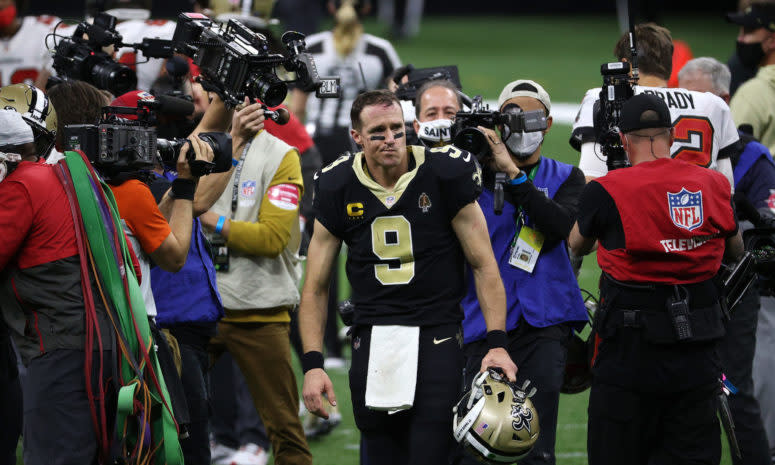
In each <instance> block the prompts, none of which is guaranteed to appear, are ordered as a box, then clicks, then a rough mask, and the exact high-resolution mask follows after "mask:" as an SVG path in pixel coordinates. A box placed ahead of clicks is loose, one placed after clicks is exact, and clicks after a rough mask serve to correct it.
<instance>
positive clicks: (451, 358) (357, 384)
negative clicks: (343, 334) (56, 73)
mask: <svg viewBox="0 0 775 465" xmlns="http://www.w3.org/2000/svg"><path fill="white" fill-rule="evenodd" d="M459 331H460V327H459V326H458V325H454V324H451V325H441V326H431V327H423V328H422V329H421V330H420V346H419V357H418V366H417V388H416V391H415V398H414V406H413V407H412V408H411V409H409V410H405V411H402V412H399V413H396V414H393V415H389V414H388V413H387V412H383V411H376V410H371V409H369V408H367V407H366V405H365V396H366V374H367V371H368V364H369V347H370V342H371V327H370V326H367V327H363V326H361V327H357V328H356V329H355V331H354V333H353V351H352V354H353V356H352V357H353V360H352V366H351V368H350V391H351V394H352V403H353V413H354V416H355V423H356V425H357V426H358V429H360V431H361V433H362V441H364V442H365V450H366V454H367V457H366V461H367V462H368V464H369V465H383V464H384V465H397V464H402V465H407V464H408V465H426V464H428V465H430V464H434V465H436V464H439V465H441V464H445V463H448V461H449V455H450V452H451V451H452V448H453V445H454V444H455V439H454V438H453V436H452V407H453V406H454V404H455V403H456V402H457V401H458V400H460V395H461V390H460V385H461V381H462V372H463V352H462V350H461V348H460V346H459V343H458V342H457V337H456V336H457V334H458V333H459ZM434 338H436V340H437V341H440V340H443V339H445V338H449V339H447V340H446V341H444V342H441V343H438V344H434Z"/></svg>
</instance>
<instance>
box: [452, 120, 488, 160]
mask: <svg viewBox="0 0 775 465" xmlns="http://www.w3.org/2000/svg"><path fill="white" fill-rule="evenodd" d="M452 145H454V146H455V147H457V148H459V149H463V150H466V151H469V152H471V153H473V154H474V156H475V157H476V158H478V159H480V160H481V159H482V158H484V157H485V156H486V155H487V153H488V152H489V151H490V146H489V144H488V143H487V138H486V137H485V136H484V133H483V132H482V131H480V130H478V129H476V128H465V129H462V130H461V131H460V132H459V133H457V134H456V135H455V139H454V140H453V141H452Z"/></svg>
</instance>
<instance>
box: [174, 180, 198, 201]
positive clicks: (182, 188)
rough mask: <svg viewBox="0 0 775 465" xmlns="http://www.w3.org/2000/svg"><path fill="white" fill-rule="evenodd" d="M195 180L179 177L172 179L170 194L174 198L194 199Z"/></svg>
mask: <svg viewBox="0 0 775 465" xmlns="http://www.w3.org/2000/svg"><path fill="white" fill-rule="evenodd" d="M194 192H196V181H194V180H193V179H180V178H177V179H176V180H174V181H172V196H173V197H174V198H176V199H183V200H194Z"/></svg>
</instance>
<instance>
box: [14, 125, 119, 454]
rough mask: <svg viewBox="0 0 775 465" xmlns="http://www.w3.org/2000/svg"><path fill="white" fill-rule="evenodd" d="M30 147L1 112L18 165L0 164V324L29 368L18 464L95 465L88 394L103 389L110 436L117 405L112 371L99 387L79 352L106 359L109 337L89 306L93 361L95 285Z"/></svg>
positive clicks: (51, 169) (59, 188) (47, 174)
mask: <svg viewBox="0 0 775 465" xmlns="http://www.w3.org/2000/svg"><path fill="white" fill-rule="evenodd" d="M33 142H34V139H33V133H32V130H31V129H30V127H29V126H28V125H27V124H26V123H25V121H24V120H23V119H22V116H21V115H20V114H19V113H17V112H15V111H11V110H0V152H2V153H4V154H18V155H20V156H21V161H19V160H16V161H13V162H12V161H10V160H6V161H5V162H4V164H5V166H6V167H7V168H8V170H9V171H10V173H9V174H8V175H7V176H6V177H5V178H4V180H3V181H2V182H0V198H2V199H3V208H2V209H0V230H2V237H3V240H2V242H1V243H0V270H2V272H3V277H2V302H3V303H2V311H3V316H4V319H5V323H6V324H7V325H8V327H9V328H10V329H11V331H12V336H13V338H14V342H15V343H16V346H17V348H18V349H19V355H20V356H21V358H22V361H23V362H24V364H25V365H26V367H27V374H26V376H25V382H24V463H27V464H30V465H44V464H51V463H58V464H73V465H75V464H83V463H96V461H97V454H98V433H99V432H98V431H96V430H95V425H94V424H93V422H92V417H91V415H90V412H92V411H91V407H95V406H96V404H91V402H90V399H89V396H88V395H87V389H91V390H93V391H94V392H100V391H101V390H102V387H103V386H104V387H105V388H107V391H108V392H106V393H105V396H104V397H103V396H100V398H99V399H97V401H96V402H97V403H98V404H101V407H97V408H99V409H100V410H103V409H104V411H105V412H106V413H107V414H108V415H109V417H108V418H109V419H108V421H107V423H106V424H107V425H108V428H109V429H110V428H111V427H112V424H111V421H110V415H111V412H113V411H114V407H110V405H111V404H113V403H114V402H115V401H114V398H113V396H112V395H111V393H110V386H112V383H111V382H110V381H109V378H110V377H111V376H112V371H110V370H105V371H104V372H103V373H102V377H101V378H100V371H99V368H100V367H99V366H98V364H97V363H94V364H93V365H91V366H89V365H86V362H85V351H86V350H89V351H92V350H95V353H94V358H95V360H96V359H97V358H99V357H100V356H101V357H102V358H103V359H105V360H110V359H111V357H112V356H113V353H112V343H111V342H110V341H112V340H114V338H113V337H108V335H109V334H113V328H112V326H111V325H110V323H109V322H108V320H107V317H106V315H105V308H104V306H103V305H102V301H101V300H99V299H95V300H94V302H93V303H94V305H95V308H94V310H95V312H96V319H97V321H96V326H97V328H98V331H99V332H101V334H102V335H103V336H104V339H103V341H102V342H103V346H102V349H103V352H102V353H99V352H97V351H96V350H97V349H96V345H95V348H94V349H92V348H91V347H87V342H86V339H87V338H86V334H87V329H91V330H94V329H97V328H94V327H93V328H88V324H87V322H86V313H87V311H86V303H85V298H84V295H83V290H84V289H86V288H88V287H89V285H90V286H91V292H92V293H94V294H97V293H98V292H99V291H98V289H97V286H96V282H97V276H95V275H93V274H91V273H89V278H90V281H91V282H90V283H87V284H84V283H82V274H81V271H82V269H81V257H80V256H79V250H78V245H77V241H76V225H75V222H74V219H73V216H72V214H71V205H70V202H69V201H68V196H67V194H66V192H65V189H64V187H63V184H62V182H61V181H60V179H59V177H58V175H57V173H56V172H55V170H56V169H57V168H56V167H55V166H52V165H48V164H45V163H41V162H39V157H38V155H37V153H36V151H35V144H34V143H33ZM14 165H16V166H15V168H14ZM87 272H88V271H87ZM14 368H15V367H14ZM87 379H90V380H91V386H89V387H88V388H87V382H86V380H87ZM2 429H3V434H6V433H7V431H8V432H10V431H12V430H13V419H12V418H11V417H5V416H4V417H3V428H2ZM6 429H7V431H6ZM107 434H110V433H107ZM14 448H15V445H14ZM103 452H104V450H103ZM4 458H5V457H4ZM14 462H15V459H14V461H12V462H10V463H14Z"/></svg>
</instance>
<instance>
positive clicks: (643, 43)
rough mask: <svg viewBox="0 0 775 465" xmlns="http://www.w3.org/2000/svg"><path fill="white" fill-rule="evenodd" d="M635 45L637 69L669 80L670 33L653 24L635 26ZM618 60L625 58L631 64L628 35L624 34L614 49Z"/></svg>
mask: <svg viewBox="0 0 775 465" xmlns="http://www.w3.org/2000/svg"><path fill="white" fill-rule="evenodd" d="M635 45H636V46H637V48H638V69H639V70H640V71H641V72H642V73H645V74H651V75H654V76H657V77H659V78H662V79H665V80H667V79H670V74H671V73H672V71H673V37H672V36H671V35H670V31H669V30H668V29H666V28H664V27H662V26H658V25H656V24H654V23H644V24H638V25H637V26H635ZM614 55H616V58H617V59H618V60H621V59H622V58H626V59H627V61H629V62H630V63H632V53H631V50H630V34H629V32H625V33H624V35H622V36H621V37H620V38H619V41H618V42H617V43H616V47H614Z"/></svg>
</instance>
